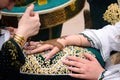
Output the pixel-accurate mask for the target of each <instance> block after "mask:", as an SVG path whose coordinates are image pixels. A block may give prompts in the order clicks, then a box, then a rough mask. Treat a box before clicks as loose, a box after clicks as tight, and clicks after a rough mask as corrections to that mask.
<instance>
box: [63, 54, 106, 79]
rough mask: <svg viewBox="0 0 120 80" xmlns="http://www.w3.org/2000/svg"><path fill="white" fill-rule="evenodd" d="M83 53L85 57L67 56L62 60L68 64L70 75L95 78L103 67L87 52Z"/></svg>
mask: <svg viewBox="0 0 120 80" xmlns="http://www.w3.org/2000/svg"><path fill="white" fill-rule="evenodd" d="M84 55H85V57H86V58H87V59H82V58H79V57H74V56H68V57H67V60H64V61H62V62H63V64H65V65H67V66H68V69H69V70H71V71H72V72H73V73H71V74H69V75H70V76H71V77H75V78H82V79H87V80H97V79H98V77H99V76H100V74H101V73H102V72H103V71H104V69H103V68H102V67H101V65H100V64H99V62H98V61H97V59H96V58H95V57H93V56H92V55H90V54H88V53H85V54H84ZM74 72H75V73H74Z"/></svg>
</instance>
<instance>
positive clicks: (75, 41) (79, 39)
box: [57, 34, 91, 47]
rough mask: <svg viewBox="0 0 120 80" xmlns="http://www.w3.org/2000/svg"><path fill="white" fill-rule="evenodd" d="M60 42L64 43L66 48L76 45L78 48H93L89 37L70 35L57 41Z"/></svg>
mask: <svg viewBox="0 0 120 80" xmlns="http://www.w3.org/2000/svg"><path fill="white" fill-rule="evenodd" d="M57 41H58V42H60V43H62V44H63V45H64V46H70V45H76V46H88V47H89V46H91V45H90V42H89V41H88V39H87V37H85V36H83V35H81V34H78V35H70V36H66V37H62V38H58V39H57Z"/></svg>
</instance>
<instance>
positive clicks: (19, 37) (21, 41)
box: [13, 34, 25, 47]
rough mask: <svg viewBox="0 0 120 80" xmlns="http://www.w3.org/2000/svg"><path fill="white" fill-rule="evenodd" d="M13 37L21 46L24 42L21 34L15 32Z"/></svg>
mask: <svg viewBox="0 0 120 80" xmlns="http://www.w3.org/2000/svg"><path fill="white" fill-rule="evenodd" d="M13 38H14V40H15V41H16V42H17V43H18V44H20V46H21V47H22V46H23V45H24V44H25V39H24V37H23V36H21V35H19V34H15V35H14V37H13Z"/></svg>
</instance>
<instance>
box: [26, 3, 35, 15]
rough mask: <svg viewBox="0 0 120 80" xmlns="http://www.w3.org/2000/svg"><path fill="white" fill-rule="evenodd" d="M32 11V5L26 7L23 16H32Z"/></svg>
mask: <svg viewBox="0 0 120 80" xmlns="http://www.w3.org/2000/svg"><path fill="white" fill-rule="evenodd" d="M33 9H34V5H33V4H31V5H30V6H29V7H27V9H26V11H25V14H24V15H29V16H33V15H34V14H33Z"/></svg>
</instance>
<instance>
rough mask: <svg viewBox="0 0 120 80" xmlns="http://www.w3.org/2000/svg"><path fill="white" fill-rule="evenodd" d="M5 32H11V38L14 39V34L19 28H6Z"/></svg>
mask: <svg viewBox="0 0 120 80" xmlns="http://www.w3.org/2000/svg"><path fill="white" fill-rule="evenodd" d="M5 30H8V31H9V32H10V37H13V36H14V34H15V33H16V31H17V28H14V27H5Z"/></svg>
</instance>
